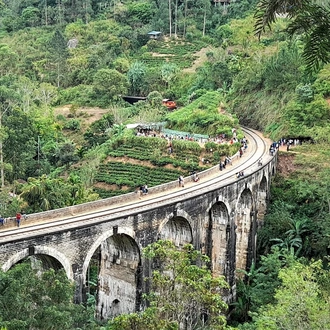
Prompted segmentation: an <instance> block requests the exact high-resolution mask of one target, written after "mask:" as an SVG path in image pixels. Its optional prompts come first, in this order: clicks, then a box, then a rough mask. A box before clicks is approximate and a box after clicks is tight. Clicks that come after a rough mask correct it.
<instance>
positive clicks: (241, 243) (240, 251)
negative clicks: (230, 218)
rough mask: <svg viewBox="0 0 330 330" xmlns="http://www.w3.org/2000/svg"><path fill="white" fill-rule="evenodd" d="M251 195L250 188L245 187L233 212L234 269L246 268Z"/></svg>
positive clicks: (251, 216) (251, 213)
mask: <svg viewBox="0 0 330 330" xmlns="http://www.w3.org/2000/svg"><path fill="white" fill-rule="evenodd" d="M253 211H254V210H253V196H252V192H251V190H250V189H248V188H245V189H244V190H243V191H242V193H241V194H240V196H239V199H238V202H237V206H236V212H235V237H236V243H235V252H236V253H235V255H236V257H235V260H236V269H244V270H245V269H246V268H247V266H248V265H247V261H248V254H249V248H250V245H251V242H250V240H251V237H250V233H251V232H252V227H253Z"/></svg>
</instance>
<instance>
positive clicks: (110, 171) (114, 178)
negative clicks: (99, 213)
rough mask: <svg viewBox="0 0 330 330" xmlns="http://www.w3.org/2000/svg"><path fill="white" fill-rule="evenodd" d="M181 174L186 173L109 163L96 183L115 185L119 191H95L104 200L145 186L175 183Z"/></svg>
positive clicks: (103, 167) (97, 177) (103, 166)
mask: <svg viewBox="0 0 330 330" xmlns="http://www.w3.org/2000/svg"><path fill="white" fill-rule="evenodd" d="M181 174H184V173H183V172H182V171H179V170H170V169H166V168H151V167H147V166H142V165H135V164H130V163H120V162H109V163H107V164H103V165H101V166H100V168H99V172H98V174H97V175H96V177H95V181H96V182H103V183H105V184H107V185H109V186H110V185H111V186H114V185H115V186H116V187H117V189H113V190H106V189H101V188H100V187H97V188H95V189H94V190H95V191H96V192H98V193H99V195H100V196H101V197H102V198H106V197H111V196H116V195H120V194H124V193H127V192H132V191H135V189H136V188H138V187H139V186H141V185H144V184H147V185H148V186H149V187H153V186H157V185H159V184H162V183H166V182H170V181H174V180H177V178H178V177H179V175H181ZM122 187H125V189H122Z"/></svg>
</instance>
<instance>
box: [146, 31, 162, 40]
mask: <svg viewBox="0 0 330 330" xmlns="http://www.w3.org/2000/svg"><path fill="white" fill-rule="evenodd" d="M148 36H149V38H150V39H154V40H159V39H161V38H162V37H163V34H162V33H161V32H160V31H151V32H149V33H148Z"/></svg>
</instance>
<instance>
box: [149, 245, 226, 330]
mask: <svg viewBox="0 0 330 330" xmlns="http://www.w3.org/2000/svg"><path fill="white" fill-rule="evenodd" d="M144 256H145V258H147V259H149V260H150V261H151V262H152V263H153V264H154V265H157V268H156V269H155V270H154V271H153V272H152V277H151V278H149V282H150V288H151V292H150V294H149V295H148V296H147V300H148V301H149V303H150V304H151V306H152V307H156V308H157V310H158V313H159V317H160V318H161V319H165V320H172V321H174V322H176V324H177V325H178V326H180V327H182V326H183V327H184V328H185V329H195V328H196V327H197V326H209V327H210V329H225V327H226V320H225V317H224V314H223V313H224V311H225V310H226V308H227V306H226V304H225V303H224V301H223V300H222V298H221V292H222V289H224V288H226V287H227V284H226V282H225V280H224V278H223V277H222V276H221V277H213V275H212V273H211V271H210V270H209V269H208V268H207V267H206V264H207V263H208V261H209V259H208V257H206V256H205V255H202V254H201V253H200V252H199V251H196V250H194V248H193V246H192V245H190V244H188V245H185V246H184V247H182V248H180V249H178V248H176V247H175V245H174V244H173V243H172V242H170V241H162V240H160V241H157V242H155V243H153V244H151V245H149V246H147V247H146V248H145V249H144Z"/></svg>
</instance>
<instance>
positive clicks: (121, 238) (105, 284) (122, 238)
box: [83, 228, 141, 319]
mask: <svg viewBox="0 0 330 330" xmlns="http://www.w3.org/2000/svg"><path fill="white" fill-rule="evenodd" d="M114 229H115V228H114ZM109 234H110V235H109ZM97 242H98V243H99V245H98V246H96V244H93V248H94V251H93V253H92V255H91V254H90V252H91V250H90V251H89V256H88V258H89V259H87V258H86V260H85V263H84V266H83V269H86V270H88V267H86V262H87V260H89V262H90V263H91V262H92V259H93V260H96V262H97V268H98V290H97V302H96V315H97V317H98V318H99V319H109V318H111V317H114V316H116V315H119V314H123V313H132V312H134V311H135V310H136V306H137V301H138V300H139V299H138V295H139V294H138V290H137V287H138V284H139V281H141V279H140V277H141V272H140V267H141V253H140V248H139V246H138V244H137V243H136V242H135V240H134V239H133V238H132V237H131V236H129V235H127V234H125V233H123V232H119V230H117V229H115V230H113V231H112V232H111V233H110V231H109V232H107V233H105V234H103V235H102V240H101V238H99V239H98V240H97ZM93 255H94V258H92V257H93ZM84 276H85V278H86V274H84Z"/></svg>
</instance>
